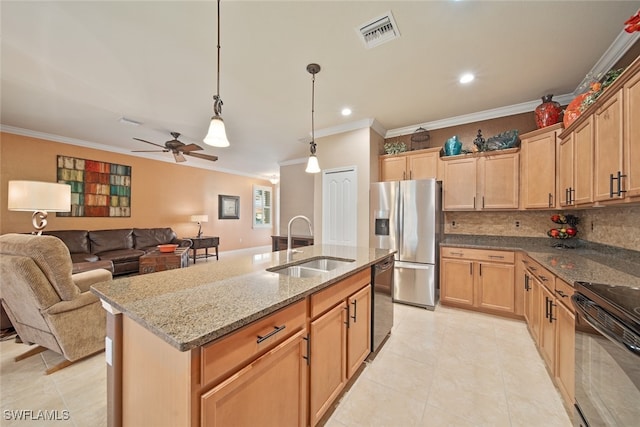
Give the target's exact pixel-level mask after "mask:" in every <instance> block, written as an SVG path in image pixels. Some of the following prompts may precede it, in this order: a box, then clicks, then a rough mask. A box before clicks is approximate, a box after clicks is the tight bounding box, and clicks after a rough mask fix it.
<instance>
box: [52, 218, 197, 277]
mask: <svg viewBox="0 0 640 427" xmlns="http://www.w3.org/2000/svg"><path fill="white" fill-rule="evenodd" d="M42 234H47V235H51V236H56V237H58V238H59V239H60V240H62V241H63V242H64V244H65V245H66V246H67V248H69V252H70V253H71V260H72V261H73V264H74V271H82V270H86V267H87V266H89V267H90V266H91V263H93V262H100V263H104V262H107V261H111V262H112V263H113V270H112V271H113V275H114V276H116V275H121V274H129V273H136V272H138V269H139V260H140V257H141V256H142V255H144V254H145V253H147V252H150V251H152V250H155V249H157V246H158V245H162V244H167V243H174V244H177V245H180V246H183V247H191V244H192V241H191V240H189V239H179V238H178V237H177V235H176V233H175V231H173V230H172V229H171V228H168V227H166V228H123V229H112V230H59V231H45V232H43V233H42ZM102 268H106V267H102ZM107 269H108V268H107Z"/></svg>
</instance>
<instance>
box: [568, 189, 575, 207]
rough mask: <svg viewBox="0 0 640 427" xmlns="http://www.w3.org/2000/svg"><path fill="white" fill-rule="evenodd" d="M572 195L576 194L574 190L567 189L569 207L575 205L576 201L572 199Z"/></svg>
mask: <svg viewBox="0 0 640 427" xmlns="http://www.w3.org/2000/svg"><path fill="white" fill-rule="evenodd" d="M574 194H576V189H575V188H573V187H569V204H570V205H575V203H576V199H575V198H574V197H573V195H574Z"/></svg>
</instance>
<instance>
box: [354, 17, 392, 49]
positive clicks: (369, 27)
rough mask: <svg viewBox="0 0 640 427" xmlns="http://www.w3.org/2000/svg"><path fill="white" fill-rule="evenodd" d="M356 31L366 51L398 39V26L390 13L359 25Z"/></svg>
mask: <svg viewBox="0 0 640 427" xmlns="http://www.w3.org/2000/svg"><path fill="white" fill-rule="evenodd" d="M356 31H357V32H358V34H359V35H360V39H361V40H362V42H363V43H364V46H365V47H366V48H367V49H371V48H372V47H375V46H379V45H381V44H383V43H386V42H388V41H391V40H393V39H397V38H398V37H400V31H399V30H398V25H397V24H396V21H395V20H394V19H393V15H392V14H391V11H389V12H387V13H386V14H384V15H382V16H380V17H378V18H375V19H373V20H371V21H369V22H366V23H364V24H362V25H360V26H359V27H358V28H357V29H356Z"/></svg>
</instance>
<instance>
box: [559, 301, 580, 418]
mask: <svg viewBox="0 0 640 427" xmlns="http://www.w3.org/2000/svg"><path fill="white" fill-rule="evenodd" d="M556 312H557V315H556V317H557V319H558V320H557V330H556V371H555V378H556V384H558V388H559V389H560V393H561V394H562V397H563V398H564V400H565V402H567V403H568V404H570V405H572V404H573V402H574V386H575V372H574V371H575V339H576V336H575V333H576V332H575V323H576V320H575V316H574V314H573V313H572V312H571V310H569V309H568V308H567V307H565V306H564V305H563V304H558V305H557V310H556Z"/></svg>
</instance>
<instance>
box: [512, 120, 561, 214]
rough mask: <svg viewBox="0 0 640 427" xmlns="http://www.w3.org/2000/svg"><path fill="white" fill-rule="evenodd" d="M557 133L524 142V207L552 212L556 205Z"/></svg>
mask: <svg viewBox="0 0 640 427" xmlns="http://www.w3.org/2000/svg"><path fill="white" fill-rule="evenodd" d="M556 135H557V133H556V131H555V130H554V131H552V132H549V133H547V134H543V135H539V136H537V137H533V138H529V139H525V140H523V141H522V150H521V154H522V159H521V161H522V173H521V175H520V179H521V183H522V187H521V188H522V191H521V197H522V198H523V199H524V200H522V207H523V208H525V209H549V208H553V207H555V204H556Z"/></svg>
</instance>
